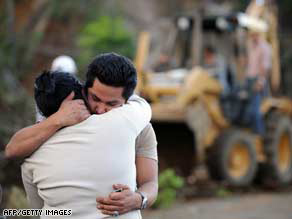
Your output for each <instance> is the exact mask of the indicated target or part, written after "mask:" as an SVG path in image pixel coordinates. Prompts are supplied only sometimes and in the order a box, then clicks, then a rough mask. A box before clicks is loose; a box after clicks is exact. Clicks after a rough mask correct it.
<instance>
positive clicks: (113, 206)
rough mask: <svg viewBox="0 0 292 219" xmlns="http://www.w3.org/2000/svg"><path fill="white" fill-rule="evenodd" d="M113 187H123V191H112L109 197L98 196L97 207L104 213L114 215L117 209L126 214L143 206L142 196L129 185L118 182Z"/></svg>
mask: <svg viewBox="0 0 292 219" xmlns="http://www.w3.org/2000/svg"><path fill="white" fill-rule="evenodd" d="M113 189H115V190H116V189H122V191H121V192H112V193H111V194H110V195H109V196H108V197H98V198H96V201H97V208H98V209H99V210H101V212H102V213H103V214H107V215H113V214H114V212H115V211H118V212H119V214H124V213H127V212H129V211H132V210H134V209H139V208H140V207H141V203H142V198H141V196H140V195H139V194H138V193H136V192H133V191H131V190H130V188H129V187H128V186H127V185H123V184H116V185H113Z"/></svg>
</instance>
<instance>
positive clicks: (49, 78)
mask: <svg viewBox="0 0 292 219" xmlns="http://www.w3.org/2000/svg"><path fill="white" fill-rule="evenodd" d="M72 91H74V93H75V96H74V99H83V96H82V84H81V83H80V82H79V81H78V79H77V78H76V77H75V76H74V75H72V74H70V73H66V72H58V71H44V72H43V73H42V74H41V75H39V76H38V77H37V78H36V80H35V84H34V98H35V101H36V104H37V107H38V108H39V110H40V112H41V114H42V115H43V116H45V117H49V116H50V115H52V114H54V113H55V112H57V111H58V109H59V108H60V106H61V103H62V102H63V100H64V99H65V98H66V97H67V96H68V95H69V94H70V93H71V92H72Z"/></svg>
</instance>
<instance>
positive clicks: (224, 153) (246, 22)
mask: <svg viewBox="0 0 292 219" xmlns="http://www.w3.org/2000/svg"><path fill="white" fill-rule="evenodd" d="M276 21H277V20H276V13H275V11H274V6H273V5H269V4H262V3H261V5H258V3H257V1H252V2H251V4H250V5H249V7H248V9H247V12H246V13H237V14H230V15H224V16H222V15H220V16H203V15H202V14H200V13H199V12H192V13H189V14H185V15H182V16H177V17H176V18H174V19H173V22H172V25H170V26H169V28H168V33H167V34H165V35H164V36H163V37H162V38H160V41H159V40H158V41H157V40H156V44H154V45H151V42H150V41H151V40H150V38H151V36H150V34H149V33H146V32H144V33H142V34H141V35H140V39H139V45H138V51H137V56H136V60H135V63H136V67H137V70H138V77H139V82H138V88H137V89H138V92H140V93H141V95H142V96H144V97H145V98H146V99H148V100H149V101H150V103H151V106H152V111H153V121H156V122H162V121H164V122H165V121H166V122H181V123H186V124H187V125H188V127H189V128H190V130H192V132H193V134H194V136H195V145H194V147H195V150H196V161H197V162H198V163H204V164H206V165H207V167H208V171H209V174H210V175H211V177H212V178H214V179H216V180H220V181H224V182H227V184H229V185H231V186H247V185H249V184H250V183H251V182H252V181H253V180H254V178H255V176H256V175H259V176H260V178H261V179H262V180H263V181H265V182H267V181H269V182H274V183H276V184H278V185H282V184H287V183H289V182H291V180H292V125H291V121H290V117H291V114H292V102H291V100H289V99H288V98H285V97H280V96H279V95H278V96H277V97H272V93H277V94H279V92H278V88H279V85H280V68H279V51H278V50H279V49H278V40H277V39H278V38H277V22H276ZM250 29H256V30H257V31H259V32H262V33H263V35H265V36H266V37H268V40H269V42H270V44H271V48H272V51H273V52H272V70H271V74H270V77H269V79H270V85H271V86H270V87H271V95H270V96H268V97H267V98H266V99H265V100H264V101H263V102H262V104H261V112H262V114H263V117H264V119H265V126H266V133H265V135H264V136H258V135H256V134H254V133H253V132H252V130H251V129H250V128H249V127H248V126H244V125H243V124H242V123H241V121H239V119H238V116H240V114H241V111H240V106H238V104H239V103H240V101H241V100H239V99H237V92H239V91H240V87H241V85H242V84H243V83H244V79H245V77H244V76H245V71H246V44H247V43H246V42H247V38H248V30H250ZM206 50H209V52H210V50H212V51H211V52H213V53H214V54H215V55H216V56H217V58H218V57H220V58H218V59H220V60H219V61H218V62H220V63H219V64H218V65H219V66H220V65H221V67H220V68H217V69H214V68H213V69H212V66H211V67H210V65H209V63H208V60H206V59H208V58H207V54H206ZM207 52H208V51H207ZM218 69H219V71H218Z"/></svg>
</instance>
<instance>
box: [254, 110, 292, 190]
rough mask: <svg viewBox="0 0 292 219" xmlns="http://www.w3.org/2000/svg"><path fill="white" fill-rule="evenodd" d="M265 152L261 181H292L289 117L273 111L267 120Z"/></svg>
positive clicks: (290, 125) (291, 140) (281, 183)
mask: <svg viewBox="0 0 292 219" xmlns="http://www.w3.org/2000/svg"><path fill="white" fill-rule="evenodd" d="M266 129H267V130H266V137H265V139H264V153H265V155H266V162H265V163H263V164H261V165H260V169H259V174H260V176H261V181H262V182H263V183H266V184H267V185H272V186H283V185H286V184H289V183H290V182H291V181H292V124H291V121H290V119H289V117H287V116H285V115H281V114H280V113H275V112H273V113H271V114H270V115H268V117H267V120H266Z"/></svg>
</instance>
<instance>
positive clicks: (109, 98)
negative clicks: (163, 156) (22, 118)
mask: <svg viewBox="0 0 292 219" xmlns="http://www.w3.org/2000/svg"><path fill="white" fill-rule="evenodd" d="M136 83H137V74H136V70H135V68H134V66H133V65H132V63H131V62H130V61H129V60H128V59H127V58H125V57H123V56H120V55H117V54H114V53H108V54H103V55H100V56H98V57H96V58H95V59H94V60H93V61H92V62H91V64H90V65H89V68H88V72H87V80H86V89H85V90H84V91H85V95H86V96H87V98H88V105H89V107H90V111H91V113H96V114H102V113H105V112H108V111H110V110H112V109H114V108H117V107H120V106H122V105H123V104H124V103H125V102H126V101H127V99H128V98H129V96H130V95H131V94H132V93H133V91H134V89H135V86H136ZM73 97H74V93H71V94H70V95H69V96H68V97H67V98H66V99H65V100H64V101H63V102H62V104H61V107H60V108H59V110H58V111H57V112H56V113H54V114H52V115H51V116H49V117H48V118H47V119H45V120H44V121H42V122H40V123H38V124H35V125H33V126H30V127H27V128H24V129H22V130H20V131H18V132H17V133H16V134H15V135H14V136H13V137H12V138H11V140H10V142H9V143H8V145H7V147H6V155H7V157H16V156H20V157H24V156H28V155H30V154H31V153H32V152H34V151H35V150H37V149H38V148H39V147H40V146H41V144H42V143H44V142H45V141H46V140H47V139H49V138H50V137H51V136H52V135H54V134H55V133H56V131H58V130H59V129H60V128H62V127H66V126H70V125H74V124H77V123H79V122H81V121H83V120H85V119H87V118H88V117H89V116H90V114H89V112H88V110H87V108H86V105H85V103H84V101H82V100H73ZM156 145H157V142H156V138H155V133H154V131H153V128H152V126H151V124H149V125H147V126H146V128H145V129H144V130H143V131H142V132H141V133H140V135H139V136H138V138H137V139H136V167H137V183H138V190H137V192H133V191H131V190H130V189H129V187H128V185H124V184H115V185H113V189H121V190H122V192H114V193H112V194H110V195H109V196H108V197H98V198H97V207H98V208H99V209H101V211H102V212H103V213H104V214H109V215H112V214H113V212H116V211H117V212H119V213H120V214H122V213H125V212H129V211H131V210H133V209H137V208H140V209H143V208H145V207H146V206H150V205H151V204H152V203H153V202H154V201H155V198H156V196H157V190H158V183H157V178H158V165H157V150H156ZM117 183H118V182H117Z"/></svg>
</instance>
